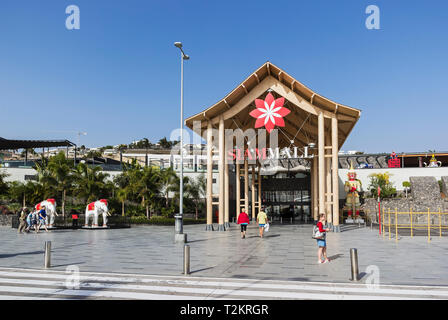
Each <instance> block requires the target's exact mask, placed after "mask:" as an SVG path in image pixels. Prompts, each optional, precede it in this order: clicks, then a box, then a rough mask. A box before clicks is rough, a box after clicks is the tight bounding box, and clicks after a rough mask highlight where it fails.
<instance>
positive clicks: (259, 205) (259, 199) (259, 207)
mask: <svg viewBox="0 0 448 320" xmlns="http://www.w3.org/2000/svg"><path fill="white" fill-rule="evenodd" d="M260 211H261V166H260V165H259V166H258V212H260Z"/></svg>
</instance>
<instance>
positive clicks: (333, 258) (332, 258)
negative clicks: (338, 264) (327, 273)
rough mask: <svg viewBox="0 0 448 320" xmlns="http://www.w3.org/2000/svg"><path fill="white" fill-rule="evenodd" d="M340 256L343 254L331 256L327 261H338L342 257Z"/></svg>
mask: <svg viewBox="0 0 448 320" xmlns="http://www.w3.org/2000/svg"><path fill="white" fill-rule="evenodd" d="M342 256H343V254H341V253H338V254H335V255H333V256H331V257H328V259H330V260H336V259H339V258H340V257H342Z"/></svg>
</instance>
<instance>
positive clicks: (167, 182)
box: [160, 167, 179, 208]
mask: <svg viewBox="0 0 448 320" xmlns="http://www.w3.org/2000/svg"><path fill="white" fill-rule="evenodd" d="M178 182H179V178H178V177H177V174H176V172H175V171H174V169H173V168H172V167H169V168H164V169H161V170H160V190H161V193H162V195H163V197H164V198H165V208H168V205H169V198H168V194H169V192H171V191H176V190H178V189H176V183H178ZM177 188H178V187H177Z"/></svg>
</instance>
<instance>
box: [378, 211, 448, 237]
mask: <svg viewBox="0 0 448 320" xmlns="http://www.w3.org/2000/svg"><path fill="white" fill-rule="evenodd" d="M382 214H383V217H384V219H382V223H381V224H382V225H380V226H379V227H380V228H382V230H383V237H385V234H384V231H385V230H386V228H387V230H388V233H389V236H388V237H389V239H391V234H392V232H391V227H392V226H394V228H395V240H396V241H398V235H399V229H410V231H411V238H412V237H414V231H415V230H427V236H428V243H430V242H431V229H432V231H434V230H438V231H439V232H438V233H439V237H442V236H443V233H442V231H443V230H448V218H446V219H445V221H444V224H443V223H442V216H447V217H448V212H442V211H441V209H440V208H439V209H438V211H431V209H430V208H428V210H427V211H422V212H418V211H414V210H413V208H410V210H409V211H398V209H397V208H395V210H393V211H391V210H390V208H388V209H387V210H385V208H383V212H382ZM386 215H387V217H386ZM392 215H394V221H393V222H392V221H391V216H392ZM402 215H407V216H408V217H409V222H408V223H404V222H399V217H400V216H402ZM425 216H426V219H422V220H423V221H420V222H418V219H419V218H421V217H425ZM436 217H438V219H436ZM386 219H387V220H386ZM437 220H438V221H437ZM386 221H387V222H386ZM392 223H393V224H392ZM436 232H437V231H436Z"/></svg>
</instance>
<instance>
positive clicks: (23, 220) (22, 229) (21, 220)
mask: <svg viewBox="0 0 448 320" xmlns="http://www.w3.org/2000/svg"><path fill="white" fill-rule="evenodd" d="M27 213H28V208H25V207H23V208H22V212H21V213H20V217H19V228H18V229H17V233H24V232H25V231H26V227H27V225H26V216H27Z"/></svg>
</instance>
